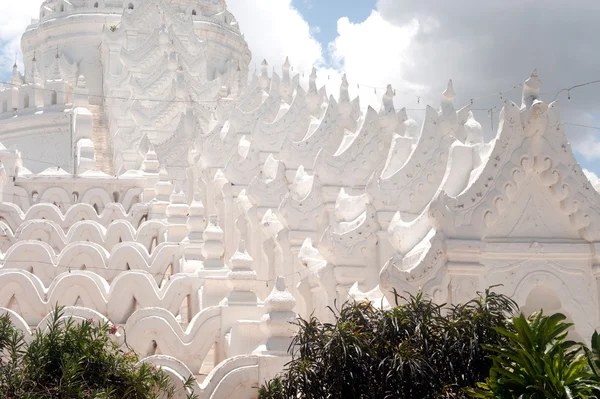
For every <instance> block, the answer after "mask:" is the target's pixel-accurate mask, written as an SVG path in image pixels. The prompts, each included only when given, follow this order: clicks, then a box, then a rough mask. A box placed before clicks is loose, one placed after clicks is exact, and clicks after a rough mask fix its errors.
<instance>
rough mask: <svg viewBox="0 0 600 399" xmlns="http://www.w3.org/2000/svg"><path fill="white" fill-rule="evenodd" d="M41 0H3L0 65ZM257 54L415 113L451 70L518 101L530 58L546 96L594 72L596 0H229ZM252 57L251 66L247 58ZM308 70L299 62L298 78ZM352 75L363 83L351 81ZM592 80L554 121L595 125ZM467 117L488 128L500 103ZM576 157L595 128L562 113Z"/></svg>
mask: <svg viewBox="0 0 600 399" xmlns="http://www.w3.org/2000/svg"><path fill="white" fill-rule="evenodd" d="M40 3H41V1H40V0H19V1H18V2H12V1H11V2H9V1H6V0H0V77H4V78H5V77H6V75H7V73H9V71H10V67H11V66H12V63H13V59H14V53H15V51H18V36H19V34H20V33H21V32H22V31H23V29H24V28H25V26H26V25H27V23H28V22H29V19H30V17H31V16H35V15H36V14H37V13H38V7H39V4H40ZM228 4H229V8H230V10H231V11H232V12H233V13H234V14H235V15H236V17H237V18H238V20H239V22H240V26H241V28H242V30H243V31H244V33H245V36H246V39H247V41H248V43H249V46H250V49H251V50H252V52H253V56H254V62H255V63H256V64H258V65H259V64H260V62H261V61H262V59H263V58H266V59H267V61H268V62H269V64H270V65H272V66H274V67H275V68H276V69H278V68H280V66H281V64H282V63H283V60H284V58H285V56H286V55H287V56H289V57H290V61H291V63H292V65H294V70H295V71H296V72H299V73H302V71H307V72H308V71H309V70H310V68H311V66H312V65H313V64H314V65H317V66H318V68H319V82H320V84H326V85H327V86H328V88H329V90H330V92H333V94H334V95H335V94H336V92H337V86H339V82H340V78H341V73H343V72H346V73H347V74H348V79H349V81H350V83H351V88H352V90H351V94H353V95H357V94H360V97H361V103H362V105H363V106H366V105H367V104H371V105H373V106H375V107H378V106H379V104H378V102H379V98H380V97H381V94H382V92H383V90H384V88H385V86H386V84H388V83H391V84H392V85H393V86H394V87H395V88H396V89H397V96H396V97H395V102H396V104H397V106H406V107H407V108H408V109H409V110H410V111H409V114H410V115H411V116H413V117H414V118H415V119H417V120H420V119H421V118H422V114H423V111H422V109H423V108H424V105H425V104H427V103H428V104H431V105H433V106H435V107H437V105H438V99H439V95H440V93H441V92H442V91H443V90H444V87H445V85H446V83H447V81H448V79H453V81H454V88H455V91H456V93H457V105H459V106H462V105H465V104H468V103H469V102H470V101H471V99H473V103H474V105H473V107H474V108H476V109H484V110H487V109H493V107H499V106H500V104H501V103H502V99H503V98H511V99H512V100H513V101H520V87H516V88H514V87H515V86H516V85H518V84H519V83H521V82H523V81H524V80H525V79H526V78H527V77H528V76H529V74H530V72H531V70H532V69H533V68H537V69H538V73H539V75H540V77H541V78H542V80H543V81H544V87H543V89H542V91H543V92H544V93H545V95H544V98H545V99H546V100H552V99H554V98H555V96H556V93H557V92H558V91H559V90H560V89H563V88H567V87H572V86H574V85H577V84H580V83H585V82H589V81H593V80H596V79H600V52H599V51H598V46H597V45H596V43H597V40H598V39H597V38H598V37H600V23H598V15H600V1H598V0H577V1H570V2H567V1H564V0H545V1H543V2H540V1H532V0H504V1H495V2H492V1H482V0H455V1H447V0H428V1H414V0H228ZM253 69H254V65H252V66H251V70H253ZM307 75H308V73H305V78H306V77H307ZM359 87H360V88H359ZM598 91H600V84H595V85H594V84H592V85H587V86H584V87H581V88H578V89H574V90H572V91H571V92H570V97H571V99H570V100H568V98H567V97H568V96H567V93H566V92H563V93H561V94H560V95H558V98H557V99H558V101H559V102H560V103H561V109H562V117H563V121H564V122H566V123H571V124H578V125H584V126H591V127H598V128H599V129H600V115H599V112H598V111H599V108H598V107H599V106H600V95H597V94H596V93H597V92H598ZM488 114H489V113H488V112H487V111H477V112H476V117H477V119H478V120H479V121H480V122H481V123H482V125H483V126H484V127H485V128H486V129H487V131H486V136H487V137H488V138H490V137H491V136H492V130H491V126H492V123H494V125H495V126H497V117H498V114H497V113H494V119H492V118H490V117H489V115H488ZM566 128H567V131H568V134H569V138H570V140H571V143H572V146H573V148H574V149H575V151H576V155H577V157H578V159H579V160H580V162H581V163H582V165H583V166H584V167H586V168H588V169H590V170H592V171H595V172H596V173H600V139H599V137H600V130H598V129H593V128H589V127H580V126H573V125H570V124H569V125H566Z"/></svg>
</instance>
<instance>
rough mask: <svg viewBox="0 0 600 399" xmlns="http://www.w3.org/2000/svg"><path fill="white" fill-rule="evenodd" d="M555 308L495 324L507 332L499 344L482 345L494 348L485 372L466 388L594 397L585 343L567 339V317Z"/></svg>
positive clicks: (478, 394) (483, 392)
mask: <svg viewBox="0 0 600 399" xmlns="http://www.w3.org/2000/svg"><path fill="white" fill-rule="evenodd" d="M565 319H566V317H565V316H564V315H563V314H560V313H557V314H553V315H551V316H544V315H543V313H542V312H539V313H536V314H534V315H532V316H531V317H530V318H526V317H525V316H523V315H522V314H521V315H519V316H518V317H515V318H513V323H512V324H513V328H512V329H507V328H504V327H494V330H496V331H497V332H498V333H499V334H501V335H502V336H504V337H505V338H506V342H505V343H504V344H502V345H498V344H493V345H489V344H488V345H484V346H483V347H484V348H485V349H487V350H489V351H491V352H493V353H494V355H493V356H491V359H492V362H493V365H492V368H491V370H490V375H489V378H488V379H487V380H486V382H485V383H479V384H478V386H477V388H471V389H466V392H468V394H469V395H470V396H471V397H474V398H498V399H505V398H523V399H563V398H564V399H567V398H593V397H595V392H596V390H597V388H598V379H596V378H594V375H593V374H592V372H591V371H590V368H589V367H588V357H586V356H585V355H584V353H583V348H584V346H583V344H581V343H577V342H573V341H568V340H567V334H568V330H569V328H571V327H572V324H571V323H566V322H565V321H564V320H565Z"/></svg>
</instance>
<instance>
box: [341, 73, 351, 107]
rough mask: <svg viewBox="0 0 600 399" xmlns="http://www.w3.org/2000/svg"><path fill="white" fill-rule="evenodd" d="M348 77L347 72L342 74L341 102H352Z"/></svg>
mask: <svg viewBox="0 0 600 399" xmlns="http://www.w3.org/2000/svg"><path fill="white" fill-rule="evenodd" d="M348 87H350V85H349V84H348V79H347V78H346V74H344V75H343V76H342V84H341V85H340V104H341V103H349V102H350V93H348Z"/></svg>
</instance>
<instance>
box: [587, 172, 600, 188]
mask: <svg viewBox="0 0 600 399" xmlns="http://www.w3.org/2000/svg"><path fill="white" fill-rule="evenodd" d="M583 174H584V175H585V176H586V177H587V178H588V180H589V181H590V183H592V186H593V187H594V188H596V187H599V183H600V178H598V175H597V174H595V173H594V172H592V171H589V170H587V169H583Z"/></svg>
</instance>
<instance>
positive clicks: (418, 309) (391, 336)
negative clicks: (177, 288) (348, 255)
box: [259, 290, 517, 399]
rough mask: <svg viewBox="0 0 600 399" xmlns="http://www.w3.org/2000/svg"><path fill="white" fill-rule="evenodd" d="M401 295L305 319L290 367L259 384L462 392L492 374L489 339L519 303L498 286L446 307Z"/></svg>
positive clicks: (280, 392) (276, 391)
mask: <svg viewBox="0 0 600 399" xmlns="http://www.w3.org/2000/svg"><path fill="white" fill-rule="evenodd" d="M399 299H400V297H398V296H397V297H396V305H397V306H395V307H394V308H392V309H389V310H381V309H377V308H375V307H373V306H372V305H371V304H370V303H366V302H350V303H346V304H344V305H343V306H342V307H341V309H339V310H334V311H333V312H334V316H335V322H334V323H321V322H320V321H319V320H317V319H316V318H314V317H311V318H310V319H309V320H300V321H299V322H298V324H299V333H298V335H297V336H296V337H295V338H294V340H293V342H292V346H291V347H290V350H291V353H292V355H293V360H292V361H291V362H290V363H289V364H288V365H287V368H286V370H285V372H284V373H282V374H281V375H279V376H278V377H277V378H275V379H274V380H272V381H269V382H267V383H266V384H265V385H263V386H262V387H261V388H260V390H259V397H260V398H264V399H275V398H278V399H281V398H290V399H291V398H294V399H297V398H307V399H308V398H315V399H316V398H377V399H380V398H400V399H401V398H411V399H412V398H420V399H423V398H463V397H466V395H465V394H464V392H462V390H461V388H462V387H465V386H472V385H474V384H475V383H476V382H477V381H481V380H482V379H483V378H485V377H486V376H487V375H488V372H489V369H490V367H491V364H492V361H491V360H490V359H488V355H489V354H490V352H488V351H487V350H485V349H483V348H482V344H496V343H498V344H500V343H502V342H504V340H505V339H506V338H505V337H504V336H503V335H501V334H499V333H497V332H496V331H495V330H494V329H493V328H494V327H507V325H506V323H507V321H508V320H509V316H511V315H512V314H513V312H515V311H516V310H517V306H516V304H515V303H514V302H513V301H512V300H511V299H510V298H508V297H505V296H503V295H499V294H496V293H494V292H492V291H491V290H486V292H484V293H481V294H478V296H477V298H475V299H473V300H472V301H469V302H468V303H466V304H463V305H459V306H453V307H444V306H440V305H437V304H435V303H434V302H433V301H432V300H430V299H428V298H425V297H424V296H423V295H422V294H418V295H416V296H410V297H408V298H403V299H404V300H403V301H402V304H399V302H400V301H399Z"/></svg>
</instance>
